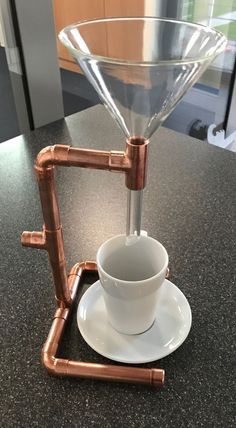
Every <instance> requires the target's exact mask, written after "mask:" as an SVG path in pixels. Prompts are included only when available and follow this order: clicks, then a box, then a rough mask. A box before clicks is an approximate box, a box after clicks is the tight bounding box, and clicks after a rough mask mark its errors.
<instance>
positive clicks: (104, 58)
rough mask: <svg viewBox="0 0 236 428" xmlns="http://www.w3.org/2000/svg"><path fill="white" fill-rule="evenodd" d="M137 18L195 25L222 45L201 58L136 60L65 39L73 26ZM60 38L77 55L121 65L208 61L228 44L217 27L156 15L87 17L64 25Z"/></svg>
mask: <svg viewBox="0 0 236 428" xmlns="http://www.w3.org/2000/svg"><path fill="white" fill-rule="evenodd" d="M135 20H143V21H145V20H146V21H151V20H152V21H158V22H170V23H174V24H178V25H183V24H184V25H186V26H188V27H193V28H196V29H199V30H200V31H202V30H204V31H207V32H208V33H210V34H212V35H217V36H218V37H219V41H221V43H220V45H219V46H218V47H217V48H216V50H215V52H214V53H213V54H211V55H208V56H202V57H201V56H200V57H199V58H190V59H178V60H176V59H167V60H161V61H135V60H131V61H130V60H125V59H119V58H112V57H109V56H102V55H97V54H95V55H94V54H90V53H86V52H84V51H83V50H81V49H76V48H73V47H72V46H70V45H69V43H68V42H67V40H66V39H65V37H64V36H65V35H66V34H67V33H68V32H69V31H70V30H71V29H73V28H76V27H82V26H84V25H90V24H93V23H99V22H112V21H135ZM58 38H59V39H60V41H61V42H62V43H63V44H64V46H65V47H66V48H67V49H68V50H69V51H70V52H71V53H74V54H75V55H78V53H79V55H80V56H82V57H84V58H90V59H93V60H98V61H103V62H106V63H110V64H119V65H139V66H157V65H158V66H159V65H167V64H176V65H178V64H180V65H181V64H192V63H195V62H207V61H211V60H213V59H214V58H215V57H216V56H217V55H218V54H220V53H221V52H223V51H224V50H225V47H226V44H227V38H226V36H225V35H224V34H223V33H222V32H221V31H218V30H216V29H215V28H212V27H209V26H206V25H203V24H198V23H195V22H190V21H184V20H179V19H174V18H158V17H155V16H129V17H127V16H117V17H106V18H95V19H86V20H82V21H78V22H75V23H73V24H70V25H67V26H66V27H64V28H63V29H62V30H61V31H60V32H59V34H58Z"/></svg>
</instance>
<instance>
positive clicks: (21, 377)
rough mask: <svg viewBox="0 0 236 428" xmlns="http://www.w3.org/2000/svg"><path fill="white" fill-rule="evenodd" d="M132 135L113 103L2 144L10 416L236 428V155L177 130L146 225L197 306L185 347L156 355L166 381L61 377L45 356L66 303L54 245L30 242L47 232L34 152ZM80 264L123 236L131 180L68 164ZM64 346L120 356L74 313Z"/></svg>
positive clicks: (2, 285)
mask: <svg viewBox="0 0 236 428" xmlns="http://www.w3.org/2000/svg"><path fill="white" fill-rule="evenodd" d="M123 140H124V139H123V136H122V134H121V133H120V131H119V130H118V128H117V127H116V125H115V124H113V122H112V119H110V117H109V115H108V113H106V111H105V109H104V108H103V107H101V106H98V107H94V108H92V109H89V110H86V111H84V112H82V113H79V114H76V115H73V116H71V117H69V118H67V119H66V120H64V121H59V122H57V123H54V124H51V125H48V126H46V127H43V128H41V129H38V130H36V131H34V132H32V133H31V134H29V135H25V136H22V137H17V138H15V139H13V140H10V141H8V142H6V143H2V144H0V183H1V186H0V293H1V298H0V314H1V322H0V354H1V366H0V421H1V422H0V425H1V426H2V427H3V428H8V427H14V428H15V427H54V426H55V427H103V428H108V427H118V426H121V427H125V428H129V427H137V428H139V427H140V428H141V427H147V428H151V427H163V428H166V427H178V428H179V427H185V428H186V427H194V428H195V427H214V428H215V427H224V428H229V427H234V426H236V408H235V399H236V398H235V397H236V388H235V386H236V357H235V342H236V335H235V330H236V328H235V327H236V319H235V290H236V284H235V282H236V281H235V279H236V273H235V266H236V250H235V242H236V224H235V223H236V209H235V205H236V203H235V201H236V187H235V183H236V155H235V153H231V152H229V151H226V150H222V149H218V148H216V147H212V146H210V145H208V144H206V143H203V142H200V141H197V140H194V139H192V138H190V137H188V136H185V135H181V134H178V133H175V132H173V131H170V130H167V129H165V128H162V129H160V130H159V131H158V132H157V133H156V134H155V136H154V137H153V138H152V143H151V145H150V166H149V174H148V186H147V188H146V191H145V195H144V209H143V229H146V230H148V233H149V235H151V236H153V237H154V238H156V239H158V240H160V241H161V242H162V243H163V244H164V245H165V247H166V248H167V250H168V253H169V257H170V266H171V272H172V276H171V280H172V281H173V282H174V283H175V284H176V285H177V286H178V287H179V288H180V289H181V290H182V291H183V292H184V294H185V295H186V297H187V298H188V300H189V303H190V305H191V308H192V315H193V325H192V329H191V331H190V334H189V336H188V338H187V340H186V341H185V342H184V344H183V345H182V346H181V347H180V348H179V349H178V350H176V351H175V352H174V353H173V354H171V355H169V356H168V357H166V358H164V359H162V360H160V361H157V362H154V363H152V364H147V365H146V366H148V367H163V368H165V370H166V385H165V387H164V388H163V389H161V390H159V389H152V388H150V387H145V386H140V385H137V386H135V385H127V384H118V383H108V382H107V383H106V382H99V381H95V380H93V381H90V380H85V379H83V380H81V379H68V378H64V379H62V378H56V377H52V376H50V375H49V374H48V373H47V372H46V371H45V369H44V368H43V367H42V366H41V363H40V352H41V347H42V344H43V343H44V341H45V339H46V337H47V334H48V331H49V327H50V324H51V318H52V316H53V313H54V309H55V301H54V292H53V288H52V278H51V272H50V267H49V263H48V259H47V254H46V253H44V252H43V251H39V250H34V249H27V248H22V247H21V244H20V234H21V232H22V231H23V230H41V226H42V215H41V209H40V203H39V196H38V190H37V185H36V182H35V178H34V172H33V169H32V167H33V161H34V158H35V156H36V154H37V153H38V151H39V150H40V149H41V148H43V147H45V146H47V145H51V144H55V143H61V144H73V145H75V146H81V147H89V148H93V147H95V148H101V149H102V148H104V149H113V150H114V149H115V150H122V149H123V147H124V145H123ZM57 188H58V194H59V201H60V208H61V217H62V223H63V228H64V238H65V247H66V254H67V261H68V266H71V265H73V264H74V263H76V262H77V261H80V260H82V259H88V258H89V259H91V258H94V257H95V254H96V250H97V248H98V246H99V245H100V244H101V242H103V241H104V240H105V239H107V238H108V237H110V236H112V235H114V234H118V233H123V232H124V230H125V218H126V212H125V211H126V189H125V186H124V177H123V176H121V175H119V174H112V173H109V172H103V171H92V170H82V169H78V168H58V170H57ZM61 352H62V354H65V355H67V356H68V358H77V359H81V360H82V361H97V362H104V361H106V362H108V363H109V360H106V359H105V358H103V357H101V356H99V355H98V354H96V353H95V352H94V351H92V350H91V349H90V348H89V347H88V345H87V344H86V343H85V342H84V341H83V339H82V338H81V337H80V335H79V332H78V330H77V327H76V321H75V319H73V320H72V322H71V323H70V326H69V328H68V331H67V332H66V337H65V340H64V341H63V344H62V350H61Z"/></svg>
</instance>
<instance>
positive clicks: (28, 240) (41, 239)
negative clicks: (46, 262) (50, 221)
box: [21, 232, 47, 250]
mask: <svg viewBox="0 0 236 428" xmlns="http://www.w3.org/2000/svg"><path fill="white" fill-rule="evenodd" d="M21 244H22V245H23V247H32V248H39V249H43V250H46V249H47V247H46V238H45V233H44V232H23V233H22V235H21Z"/></svg>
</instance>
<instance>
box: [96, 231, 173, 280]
mask: <svg viewBox="0 0 236 428" xmlns="http://www.w3.org/2000/svg"><path fill="white" fill-rule="evenodd" d="M121 237H124V238H125V237H126V235H125V234H120V235H115V236H112V237H111V238H109V239H107V240H106V241H105V242H103V243H102V244H101V245H100V247H99V249H98V251H97V255H96V262H97V266H98V268H99V270H100V271H101V272H102V273H104V274H105V275H106V276H107V277H108V278H109V279H111V280H116V281H119V283H123V284H127V282H128V283H129V284H131V286H134V287H135V286H137V285H140V284H141V283H143V282H150V281H153V279H155V278H159V277H160V276H161V275H163V273H164V272H165V271H166V270H167V267H168V264H169V255H168V253H167V251H166V248H165V247H164V245H163V244H162V243H161V242H160V241H157V239H154V238H152V237H151V236H148V235H147V236H146V235H140V237H141V238H142V239H148V240H152V241H154V242H155V243H157V244H158V246H159V247H160V248H161V249H162V250H163V252H164V253H165V256H166V261H165V263H164V266H163V267H162V269H161V270H160V271H159V272H158V273H156V274H155V275H152V276H150V277H149V278H146V279H141V280H138V281H132V280H131V281H126V280H124V279H119V278H117V277H115V276H112V275H110V274H109V273H108V272H107V271H105V269H103V267H102V266H101V263H100V261H99V254H100V253H101V251H102V249H103V247H105V245H107V244H108V243H110V242H111V241H114V240H116V239H117V238H121Z"/></svg>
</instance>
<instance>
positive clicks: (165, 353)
mask: <svg viewBox="0 0 236 428" xmlns="http://www.w3.org/2000/svg"><path fill="white" fill-rule="evenodd" d="M164 282H167V283H169V284H170V285H171V287H174V288H175V289H177V291H178V293H179V294H181V295H182V298H183V299H184V301H185V305H186V307H187V311H188V315H187V317H186V319H188V323H187V326H186V329H185V332H184V335H182V337H181V340H180V341H179V343H178V345H177V346H176V347H174V349H168V350H167V349H166V350H163V352H162V353H159V354H158V356H155V357H151V358H147V359H144V358H142V359H140V360H139V361H137V358H136V359H135V360H132V359H130V358H129V359H125V358H119V357H116V356H114V355H113V356H112V355H111V354H107V353H106V352H101V350H100V349H99V350H98V348H96V345H94V343H91V337H90V336H89V337H88V335H87V334H86V333H85V332H84V328H83V326H84V325H85V324H86V323H85V321H84V320H83V321H82V318H81V317H80V316H79V307H80V304H81V302H82V300H83V298H84V296H85V295H86V294H87V293H92V292H93V291H91V289H92V290H93V289H95V288H97V287H98V286H99V287H102V286H101V283H100V280H99V279H98V280H97V281H96V282H94V283H93V284H92V285H91V286H90V287H89V288H88V289H87V290H86V291H85V293H84V294H83V296H82V297H81V299H80V301H79V303H78V307H77V314H76V318H77V327H78V329H79V332H80V334H81V336H82V338H83V339H84V341H85V342H86V343H87V345H88V346H89V347H90V348H91V349H93V350H94V351H95V352H96V353H97V354H99V355H101V356H103V357H105V358H108V359H109V360H111V361H115V362H119V363H123V364H146V363H151V362H154V361H158V360H161V359H162V358H165V357H167V356H168V355H170V354H172V353H173V352H175V351H176V350H177V349H178V348H179V347H180V346H181V345H182V344H183V343H184V341H185V340H186V339H187V337H188V335H189V332H190V330H191V327H192V310H191V306H190V304H189V302H188V299H187V298H186V296H185V294H184V293H183V292H182V291H181V290H180V289H179V287H177V285H175V284H174V283H173V282H171V281H169V280H168V279H165V281H164ZM101 291H102V289H101ZM86 297H88V296H86ZM80 320H81V321H82V322H83V326H82V325H81V324H80ZM81 327H82V331H81ZM110 328H111V329H112V330H114V332H115V333H116V334H118V335H120V336H125V337H129V335H126V334H123V333H120V332H119V331H117V330H115V329H114V328H113V327H112V325H111V324H110ZM154 328H155V322H154V323H153V325H152V326H151V327H150V328H149V329H148V331H150V330H152V329H154ZM146 333H147V331H145V332H143V333H140V334H139V335H137V336H139V337H141V336H142V335H145V334H146ZM133 336H134V335H130V337H133Z"/></svg>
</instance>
